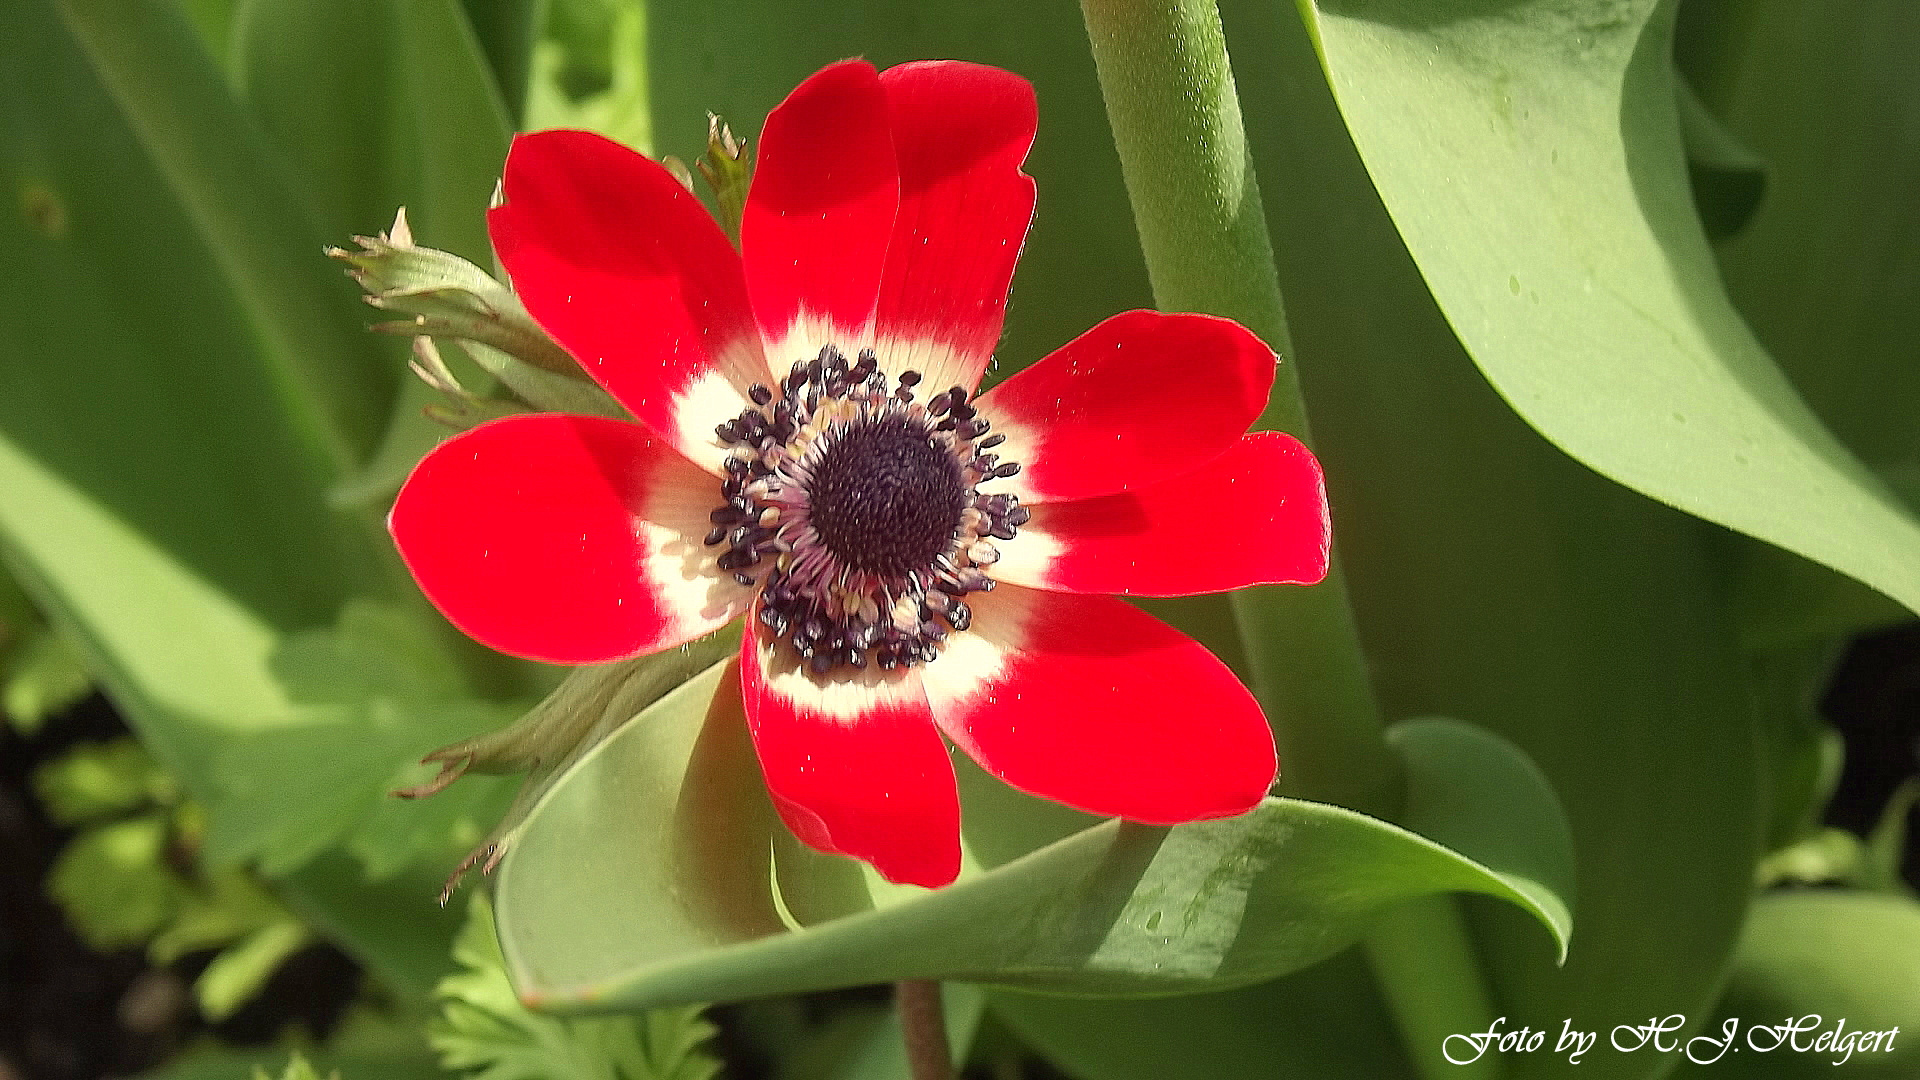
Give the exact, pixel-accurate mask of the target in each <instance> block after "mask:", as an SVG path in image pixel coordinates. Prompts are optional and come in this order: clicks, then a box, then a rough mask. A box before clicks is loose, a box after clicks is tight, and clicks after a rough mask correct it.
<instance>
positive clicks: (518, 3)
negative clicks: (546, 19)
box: [461, 0, 549, 122]
mask: <svg viewBox="0 0 1920 1080" xmlns="http://www.w3.org/2000/svg"><path fill="white" fill-rule="evenodd" d="M548 6H549V5H548V2H547V0H462V2H461V8H462V9H463V10H464V11H465V12H466V14H467V21H468V22H470V23H471V24H472V25H473V35H474V38H475V39H476V40H477V41H478V42H479V44H480V48H481V50H482V51H484V52H485V53H486V57H487V66H488V67H490V68H491V69H492V71H493V82H494V85H495V86H498V87H499V88H500V97H501V99H502V100H503V101H504V102H505V103H506V107H507V113H508V119H509V121H510V122H511V121H516V120H518V118H519V117H520V115H521V112H522V111H523V109H524V108H525V105H526V98H527V83H528V81H529V79H530V77H531V71H532V64H533V49H534V46H535V45H536V44H537V42H538V41H539V38H540V18H541V16H542V15H544V14H545V13H546V11H547V8H548Z"/></svg>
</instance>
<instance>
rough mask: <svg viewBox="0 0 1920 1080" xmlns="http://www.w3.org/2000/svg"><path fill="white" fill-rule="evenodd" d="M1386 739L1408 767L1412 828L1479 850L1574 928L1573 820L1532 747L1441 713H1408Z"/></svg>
mask: <svg viewBox="0 0 1920 1080" xmlns="http://www.w3.org/2000/svg"><path fill="white" fill-rule="evenodd" d="M1387 741H1388V742H1389V743H1390V744H1391V745H1392V746H1393V747H1394V749H1395V750H1397V751H1398V752H1399V754H1400V758H1401V761H1402V762H1403V763H1404V766H1405V769H1406V774H1405V775H1406V784H1407V787H1406V802H1405V804H1404V806H1403V807H1402V809H1401V814H1400V820H1401V823H1402V824H1404V825H1405V826H1406V827H1407V828H1409V829H1411V830H1413V831H1415V832H1417V833H1419V834H1420V835H1422V836H1425V837H1427V838H1429V839H1431V840H1433V841H1435V842H1436V843H1441V844H1446V845H1448V846H1450V847H1452V848H1453V849H1455V850H1456V851H1462V852H1471V853H1472V854H1473V855H1474V856H1475V857H1477V858H1478V859H1480V860H1481V861H1482V862H1483V863H1485V864H1486V865H1487V866H1488V867H1490V868H1492V869H1493V872H1494V873H1495V874H1496V875H1498V876H1499V877H1500V879H1501V880H1502V881H1504V882H1506V883H1507V884H1508V885H1509V886H1510V887H1512V888H1513V890H1514V891H1515V892H1517V893H1520V894H1522V895H1524V896H1526V897H1527V898H1528V900H1529V902H1530V904H1531V906H1532V908H1533V909H1534V910H1535V911H1536V912H1538V913H1540V917H1541V918H1543V919H1545V920H1546V921H1547V922H1548V923H1549V924H1550V925H1551V926H1552V927H1553V928H1554V934H1555V936H1556V937H1557V938H1558V939H1559V940H1560V943H1561V950H1560V961H1561V962H1562V963H1565V962H1566V958H1567V957H1566V944H1567V942H1568V940H1569V939H1570V938H1571V936H1572V933H1573V915H1572V911H1571V908H1572V905H1573V900H1574V873H1575V870H1574V849H1573V827H1572V826H1571V825H1570V824H1568V822H1567V813H1566V811H1565V810H1564V809H1562V808H1561V806H1560V798H1559V796H1558V795H1556V794H1555V793H1554V790H1553V784H1552V782H1551V781H1549V780H1548V779H1547V777H1546V775H1545V774H1543V773H1542V772H1541V771H1540V768H1539V766H1537V765H1535V764H1534V763H1533V761H1532V759H1531V758H1529V757H1527V754H1526V751H1524V750H1521V749H1520V748H1519V747H1517V746H1515V745H1514V744H1513V743H1511V742H1509V741H1508V740H1506V739H1504V738H1502V737H1501V736H1499V735H1496V734H1494V733H1492V732H1490V731H1486V730H1484V729H1482V728H1479V727H1475V726H1474V725H1472V724H1463V723H1461V722H1460V721H1458V720H1448V719H1445V718H1441V717H1422V718H1420V719H1415V720H1404V721H1402V722H1400V723H1399V724H1396V725H1395V726H1394V727H1392V728H1391V729H1389V730H1388V732H1387Z"/></svg>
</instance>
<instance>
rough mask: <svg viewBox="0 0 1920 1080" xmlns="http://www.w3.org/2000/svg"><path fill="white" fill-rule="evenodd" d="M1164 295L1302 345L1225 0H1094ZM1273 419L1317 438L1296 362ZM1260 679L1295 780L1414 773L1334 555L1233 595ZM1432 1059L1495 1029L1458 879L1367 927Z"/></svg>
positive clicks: (1350, 800)
mask: <svg viewBox="0 0 1920 1080" xmlns="http://www.w3.org/2000/svg"><path fill="white" fill-rule="evenodd" d="M1080 10H1081V13H1082V15H1083V16H1084V17H1085V19H1086V24H1087V37H1088V38H1089V39H1090V41H1091V42H1092V46H1093V58H1094V64H1095V66H1096V67H1097V69H1098V71H1099V75H1100V90H1101V93H1102V95H1103V97H1104V98H1105V100H1106V105H1107V118H1108V121H1109V122H1110V123H1111V125H1112V127H1113V138H1114V143H1115V146H1116V147H1117V149H1118V150H1119V152H1120V167H1121V172H1122V173H1123V174H1124V177H1125V179H1126V184H1127V196H1128V198H1129V200H1130V201H1131V202H1132V204H1133V214H1134V221H1135V223H1136V224H1137V226H1138V228H1139V230H1140V247H1141V250H1142V252H1143V253H1144V254H1145V256H1146V263H1147V277H1148V280H1149V281H1150V282H1151V284H1152V286H1153V295H1154V301H1155V303H1157V304H1158V305H1159V306H1160V307H1161V308H1162V309H1163V310H1167V311H1199V312H1206V313H1209V314H1214V315H1224V316H1226V317H1228V318H1232V319H1237V320H1239V321H1240V322H1241V323H1243V324H1245V325H1246V326H1247V327H1248V328H1249V329H1251V330H1252V331H1253V332H1254V333H1256V334H1259V335H1260V336H1261V337H1262V338H1264V339H1265V340H1266V341H1267V343H1268V344H1270V345H1272V346H1273V347H1274V348H1275V349H1276V350H1277V351H1278V352H1279V353H1280V354H1281V356H1282V357H1283V358H1284V359H1287V360H1290V359H1291V357H1290V356H1289V354H1290V353H1291V352H1292V342H1291V340H1290V339H1289V337H1288V334H1287V318H1286V309H1285V306H1284V305H1283V304H1282V302H1281V297H1280V283H1279V276H1278V274H1277V272H1276V271H1275V269H1274V262H1273V248H1272V243H1271V241H1270V240H1269V238H1268V234H1267V223H1266V215H1265V213H1264V211H1263V210H1262V208H1261V205H1260V188H1259V185H1258V184H1257V183H1256V182H1255V180H1254V174H1253V160H1252V157H1251V156H1250V154H1249V153H1248V149H1247V140H1246V129H1245V127H1244V125H1243V124H1242V122H1241V118H1240V102H1239V98H1238V96H1237V95H1236V94H1235V91H1234V85H1233V70H1232V68H1231V66H1230V65H1229V63H1228V60H1227V46H1226V36H1225V34H1224V32H1223V31H1222V29H1221V25H1220V13H1219V10H1218V8H1217V7H1216V6H1215V2H1214V0H1081V3H1080ZM1260 425H1261V426H1262V427H1263V428H1270V429H1278V430H1283V431H1288V432H1291V433H1292V434H1294V435H1296V436H1298V437H1300V438H1301V439H1303V440H1306V441H1308V442H1311V441H1312V440H1311V436H1310V432H1309V431H1308V428H1307V414H1306V407H1305V404H1304V402H1303V401H1302V399H1301V396H1300V383H1299V376H1298V374H1297V371H1296V366H1295V365H1294V364H1293V363H1291V362H1284V363H1282V364H1281V366H1280V371H1279V376H1278V378H1277V379H1276V380H1275V383H1274V387H1273V396H1272V398H1271V399H1270V400H1269V402H1268V405H1267V410H1266V412H1265V413H1264V414H1263V415H1262V416H1261V418H1260ZM1233 603H1234V611H1235V615H1236V617H1237V618H1238V620H1239V623H1240V628H1241V634H1242V636H1243V638H1244V639H1245V641H1246V644H1247V653H1248V657H1249V660H1250V663H1251V665H1252V667H1253V676H1254V680H1253V681H1254V691H1255V693H1256V694H1257V695H1258V697H1259V698H1260V702H1261V705H1262V706H1263V707H1265V709H1266V710H1267V715H1268V716H1269V717H1272V718H1274V719H1275V720H1276V721H1277V723H1276V725H1275V736H1276V739H1277V741H1278V743H1279V749H1280V760H1281V762H1282V765H1283V768H1284V770H1285V779H1284V790H1285V791H1286V792H1287V793H1288V794H1290V795H1299V796H1304V797H1307V798H1313V799H1319V800H1322V801H1326V802H1335V803H1340V804H1342V805H1346V806H1350V807H1353V808H1355V809H1359V810H1364V811H1367V812H1369V813H1373V814H1376V815H1379V816H1382V817H1391V816H1393V815H1394V814H1395V813H1397V811H1398V809H1399V804H1400V800H1401V785H1402V777H1401V771H1400V765H1399V761H1398V759H1397V758H1396V757H1395V756H1394V754H1393V751H1392V750H1391V749H1390V748H1389V747H1388V745H1387V742H1386V739H1385V737H1384V733H1383V722H1382V716H1381V711H1380V706H1379V703H1378V701H1377V699H1376V698H1375V697H1374V694H1373V687H1372V683H1371V682H1370V680H1369V678H1368V674H1367V669H1366V663H1365V660H1364V658H1363V654H1362V652H1361V649H1360V637H1359V632H1358V628H1357V626H1356V624H1355V622H1354V617H1353V608H1352V605H1351V603H1350V601H1349V600H1348V597H1347V592H1346V584H1345V579H1344V577H1343V576H1342V575H1341V573H1340V570H1339V567H1338V564H1337V563H1336V565H1335V567H1334V570H1333V572H1332V573H1331V574H1329V575H1328V576H1327V580H1326V581H1325V582H1323V583H1321V584H1320V585H1317V586H1314V587H1312V588H1297V587H1292V588H1289V587H1277V588H1262V589H1244V590H1241V591H1240V592H1239V593H1238V594H1236V595H1235V596H1234V598H1233ZM1364 947H1365V949H1366V951H1367V954H1368V959H1369V962H1370V963H1371V964H1372V967H1373V970H1374V973H1375V978H1376V980H1377V981H1378V982H1379V984H1380V988H1381V993H1382V995H1383V996H1384V997H1385V998H1386V1000H1387V1004H1388V1009H1389V1012H1390V1013H1391V1014H1392V1016H1393V1018H1394V1022H1395V1025H1396V1026H1397V1027H1398V1028H1399V1031H1400V1035H1401V1038H1402V1040H1403V1041H1404V1042H1405V1044H1406V1046H1407V1048H1408V1051H1409V1053H1410V1054H1411V1056H1412V1057H1413V1059H1414V1061H1415V1063H1416V1065H1417V1067H1418V1068H1419V1070H1420V1072H1421V1074H1422V1075H1423V1076H1428V1077H1435V1078H1437V1077H1439V1076H1442V1075H1446V1076H1456V1075H1465V1076H1472V1077H1479V1078H1484V1077H1490V1076H1493V1075H1496V1074H1497V1068H1498V1066H1497V1065H1496V1064H1495V1063H1493V1062H1491V1061H1488V1062H1487V1063H1486V1064H1484V1065H1481V1066H1478V1069H1479V1070H1480V1071H1476V1072H1471V1073H1461V1072H1459V1070H1457V1069H1454V1070H1453V1071H1448V1070H1449V1069H1453V1067H1452V1066H1450V1065H1448V1064H1447V1063H1446V1061H1445V1059H1444V1058H1443V1057H1441V1056H1440V1054H1439V1052H1438V1049H1439V1044H1438V1041H1437V1040H1438V1039H1439V1038H1442V1037H1444V1035H1446V1034H1451V1033H1453V1032H1456V1031H1458V1032H1469V1031H1480V1030H1484V1028H1485V1027H1486V1026H1487V1021H1488V1020H1489V1019H1490V1016H1491V1011H1490V1010H1491V1007H1490V1005H1489V1003H1488V1002H1489V998H1488V995H1487V993H1486V990H1485V988H1484V983H1483V980H1482V977H1481V972H1480V970H1479V967H1478V965H1477V963H1476V960H1475V957H1474V953H1473V948H1472V944H1471V942H1470V941H1469V939H1468V937H1467V934H1466V928H1465V926H1464V925H1463V923H1462V922H1461V916H1460V911H1459V908H1458V906H1457V905H1456V904H1455V902H1454V900H1453V898H1452V897H1450V896H1432V897H1426V898H1423V899H1419V900H1415V901H1412V902H1410V903H1407V904H1403V905H1401V906H1400V907H1398V908H1396V909H1394V910H1392V911H1389V912H1386V913H1385V914H1384V915H1383V916H1382V918H1381V920H1380V923H1379V925H1378V926H1377V927H1376V929H1375V930H1374V932H1373V933H1372V934H1370V935H1369V937H1368V938H1367V939H1366V941H1365V945H1364Z"/></svg>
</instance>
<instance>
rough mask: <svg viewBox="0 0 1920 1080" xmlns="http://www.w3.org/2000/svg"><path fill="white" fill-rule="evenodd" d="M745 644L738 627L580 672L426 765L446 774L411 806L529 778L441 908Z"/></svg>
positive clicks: (409, 792) (421, 788)
mask: <svg viewBox="0 0 1920 1080" xmlns="http://www.w3.org/2000/svg"><path fill="white" fill-rule="evenodd" d="M739 643H740V627H739V624H738V623H735V624H732V625H730V626H728V627H726V628H724V629H722V630H721V631H719V632H718V633H715V634H711V635H709V636H707V637H705V638H701V639H700V640H698V641H694V642H690V643H688V644H686V645H683V646H681V647H680V648H678V649H670V650H668V651H666V652H662V653H654V654H652V655H648V656H639V657H634V658H633V659H630V660H619V661H615V662H614V663H611V664H591V665H588V666H585V667H579V668H575V669H574V670H573V671H571V672H569V673H568V675H567V677H566V678H565V679H564V680H563V681H562V682H561V683H560V685H559V686H557V687H555V688H554V690H553V692H552V693H550V694H548V695H547V696H546V698H545V699H543V700H542V701H541V702H540V704H538V705H536V706H534V707H533V708H532V709H530V710H528V711H527V713H526V714H525V715H524V716H522V717H521V718H520V719H518V720H516V721H514V722H513V723H512V724H509V725H508V726H506V727H504V728H502V729H500V730H499V731H494V732H490V733H488V734H486V735H480V736H476V737H474V738H471V739H463V740H461V741H460V742H457V743H453V744H451V745H448V746H443V747H441V748H440V749H438V750H435V751H433V752H432V753H430V754H428V755H427V756H426V757H424V758H422V759H421V763H422V764H425V765H438V766H439V767H440V772H439V773H438V774H436V775H435V776H434V777H433V778H432V779H431V780H428V781H427V782H426V783H423V784H418V785H415V786H413V787H407V788H402V789H400V790H398V791H396V792H394V794H395V795H398V796H400V797H401V798H405V799H417V798H421V797H424V796H427V795H435V794H438V793H439V792H441V791H444V790H446V788H447V787H448V785H450V784H452V783H453V782H454V781H455V780H458V779H459V778H460V777H462V776H465V775H466V774H467V773H469V772H476V773H515V772H525V773H526V774H527V778H526V781H525V782H524V783H523V784H522V785H521V787H520V790H519V792H518V793H516V794H515V796H514V799H513V805H512V806H510V807H508V809H507V813H506V815H505V816H504V817H503V818H501V820H500V823H499V824H498V825H496V826H495V827H494V829H493V831H492V832H490V833H488V834H487V838H486V839H485V840H484V841H482V842H481V844H480V846H479V847H477V848H475V849H474V850H473V851H472V853H470V854H469V855H468V856H467V858H466V859H465V860H464V861H463V862H461V864H460V866H459V867H458V868H457V869H456V870H454V872H453V875H452V876H451V877H449V878H448V879H447V883H446V887H445V888H444V889H443V890H442V891H441V894H440V902H441V903H442V904H445V903H446V902H447V900H448V898H449V897H451V896H452V895H453V890H454V888H455V887H456V886H458V885H459V884H460V879H461V878H462V877H464V876H465V875H466V873H467V871H469V870H471V869H473V867H474V866H476V865H480V864H481V861H482V860H485V863H484V865H483V866H482V869H481V872H482V873H487V874H490V873H492V872H493V868H494V867H496V866H498V865H499V864H500V860H501V859H502V858H503V857H504V856H505V855H506V853H507V848H508V846H509V845H510V844H511V842H512V839H513V837H514V836H515V835H516V834H517V833H518V832H519V830H520V826H521V824H522V823H523V822H524V821H525V820H526V817H527V815H528V814H529V813H531V812H532V810H533V807H534V804H535V803H537V802H538V801H539V800H540V797H541V796H542V795H545V794H546V793H547V790H548V789H549V788H551V787H552V786H553V785H554V783H555V781H557V780H558V779H559V778H560V776H561V775H562V774H563V773H564V772H565V771H566V770H567V768H568V767H569V766H571V765H572V764H573V763H574V762H577V761H579V760H580V759H581V758H582V757H584V756H585V755H586V753H587V752H588V751H589V750H592V749H593V748H594V747H596V746H598V745H600V743H601V742H603V741H605V739H606V738H607V736H609V735H611V734H613V733H614V732H615V731H617V730H619V728H620V727H621V725H623V724H625V723H626V722H627V721H628V720H630V719H632V718H633V717H634V716H636V715H638V714H639V713H640V711H641V710H643V709H645V708H646V707H647V706H649V705H651V704H653V703H654V702H655V701H657V700H659V699H660V698H661V697H663V696H665V695H666V693H667V692H668V691H670V690H672V689H673V688H674V687H677V686H679V685H680V684H681V683H684V682H686V681H687V680H688V679H690V678H692V677H693V676H694V675H696V674H698V673H699V672H700V671H701V670H703V669H704V668H706V667H708V666H710V665H711V664H713V663H714V662H715V661H717V660H720V659H722V658H724V657H726V656H729V655H731V654H732V653H733V652H734V650H736V649H737V648H738V647H739Z"/></svg>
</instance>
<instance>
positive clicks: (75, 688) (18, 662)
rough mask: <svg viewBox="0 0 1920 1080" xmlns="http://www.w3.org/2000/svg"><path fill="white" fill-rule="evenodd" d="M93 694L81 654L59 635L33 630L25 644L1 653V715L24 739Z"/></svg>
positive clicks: (91, 678)
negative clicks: (53, 717) (51, 717)
mask: <svg viewBox="0 0 1920 1080" xmlns="http://www.w3.org/2000/svg"><path fill="white" fill-rule="evenodd" d="M92 691H93V676H91V675H89V674H88V673H87V667H86V663H85V662H84V661H83V660H82V659H81V657H80V650H78V649H76V648H75V647H74V646H73V643H72V642H69V641H68V640H67V639H66V638H65V637H63V636H62V635H61V634H59V633H58V632H56V631H53V630H49V629H46V628H45V627H40V628H38V629H32V628H29V630H28V632H27V633H26V640H25V641H24V642H21V643H19V644H17V645H16V646H15V647H14V648H12V649H11V650H8V651H7V652H5V653H0V715H5V716H6V718H7V719H8V720H9V721H10V722H11V723H12V724H13V726H14V729H15V730H16V731H19V732H20V733H21V734H23V735H31V734H32V733H34V732H36V731H38V730H40V727H41V725H43V724H45V723H46V722H47V718H48V717H50V716H52V715H54V714H55V713H58V712H61V711H63V710H65V709H67V708H69V707H70V706H73V705H76V704H78V703H79V702H80V700H81V699H82V698H85V697H86V696H87V695H88V694H89V693H91V692H92Z"/></svg>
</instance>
